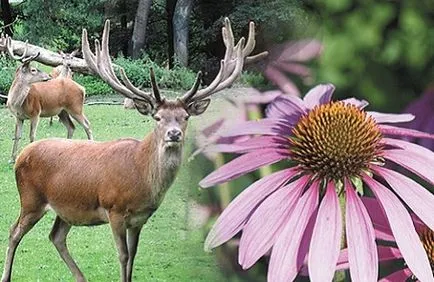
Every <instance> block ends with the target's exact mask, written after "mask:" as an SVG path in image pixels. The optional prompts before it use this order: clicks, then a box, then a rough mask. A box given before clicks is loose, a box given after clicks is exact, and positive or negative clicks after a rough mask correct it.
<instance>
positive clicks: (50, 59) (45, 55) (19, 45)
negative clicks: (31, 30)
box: [0, 40, 116, 74]
mask: <svg viewBox="0 0 434 282" xmlns="http://www.w3.org/2000/svg"><path fill="white" fill-rule="evenodd" d="M25 46H26V44H25V43H24V42H22V41H19V40H12V49H13V51H14V54H15V55H18V56H21V55H22V54H23V52H24V48H25ZM0 52H6V48H0ZM38 52H39V56H38V57H37V58H36V59H35V61H37V62H39V63H42V64H44V65H47V66H52V67H57V66H58V65H61V64H62V56H60V54H58V53H56V52H53V51H50V50H47V49H44V48H42V47H39V46H36V45H32V44H27V52H26V54H27V55H28V56H30V55H33V54H36V53H38ZM113 66H114V67H115V68H116V65H115V64H113ZM71 70H72V71H74V72H78V73H85V74H91V73H92V71H91V70H90V69H89V67H88V66H87V64H86V61H85V60H83V59H79V58H74V59H73V60H72V61H71Z"/></svg>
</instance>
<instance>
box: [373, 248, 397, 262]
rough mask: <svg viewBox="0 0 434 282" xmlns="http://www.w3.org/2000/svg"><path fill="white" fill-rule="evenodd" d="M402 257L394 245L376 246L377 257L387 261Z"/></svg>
mask: <svg viewBox="0 0 434 282" xmlns="http://www.w3.org/2000/svg"><path fill="white" fill-rule="evenodd" d="M400 258H402V254H401V252H400V251H399V249H397V248H396V247H391V246H378V259H379V260H380V261H388V260H394V259H400Z"/></svg>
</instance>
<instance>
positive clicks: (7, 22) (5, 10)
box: [0, 0, 14, 36]
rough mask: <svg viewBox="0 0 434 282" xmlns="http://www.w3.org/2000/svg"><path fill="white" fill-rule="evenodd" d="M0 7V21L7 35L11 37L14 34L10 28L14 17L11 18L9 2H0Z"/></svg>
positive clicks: (4, 0)
mask: <svg viewBox="0 0 434 282" xmlns="http://www.w3.org/2000/svg"><path fill="white" fill-rule="evenodd" d="M0 4H1V5H0V6H1V9H2V20H3V24H4V26H6V27H5V32H6V34H7V35H9V36H12V35H13V34H14V30H13V27H12V23H13V22H14V17H13V16H12V11H11V6H10V4H9V0H1V2H0Z"/></svg>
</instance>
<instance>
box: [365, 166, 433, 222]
mask: <svg viewBox="0 0 434 282" xmlns="http://www.w3.org/2000/svg"><path fill="white" fill-rule="evenodd" d="M373 170H374V172H375V173H376V174H378V175H380V176H381V177H383V178H384V179H385V180H386V181H387V183H389V185H390V187H392V189H393V190H394V191H395V192H396V193H397V194H398V196H399V197H401V199H402V200H403V201H404V202H405V203H406V204H407V205H408V206H409V207H410V209H411V210H412V211H413V212H414V213H415V214H416V215H417V216H418V217H419V218H420V219H421V220H422V221H423V222H424V223H425V224H426V225H428V227H429V228H431V229H432V230H434V216H433V214H434V195H433V194H431V193H430V192H429V191H428V190H427V189H425V188H424V187H422V186H421V185H419V184H418V183H417V182H416V181H414V180H412V179H410V178H408V177H406V176H404V175H402V174H400V173H397V172H395V171H393V170H389V169H386V168H382V167H373ZM379 200H381V199H379ZM383 207H384V205H383ZM389 222H390V219H389Z"/></svg>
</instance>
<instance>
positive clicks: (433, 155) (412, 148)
mask: <svg viewBox="0 0 434 282" xmlns="http://www.w3.org/2000/svg"><path fill="white" fill-rule="evenodd" d="M381 141H382V142H383V143H384V144H387V145H391V146H394V147H398V148H401V149H403V150H406V151H408V152H411V153H413V154H418V155H423V156H425V157H426V158H427V159H429V160H430V161H432V162H434V152H432V151H431V150H429V149H427V148H425V147H422V146H420V145H417V144H413V143H410V142H407V141H403V140H399V139H393V138H382V139H381Z"/></svg>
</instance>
